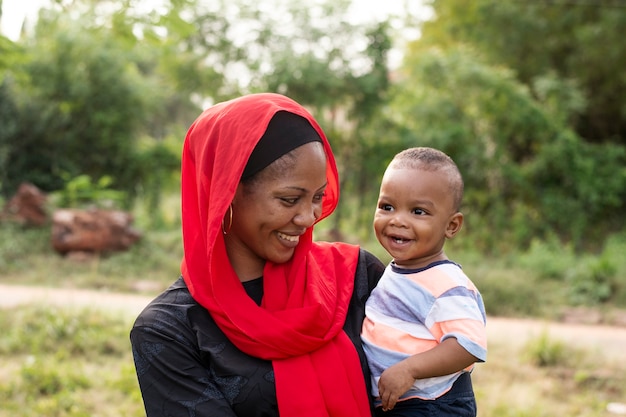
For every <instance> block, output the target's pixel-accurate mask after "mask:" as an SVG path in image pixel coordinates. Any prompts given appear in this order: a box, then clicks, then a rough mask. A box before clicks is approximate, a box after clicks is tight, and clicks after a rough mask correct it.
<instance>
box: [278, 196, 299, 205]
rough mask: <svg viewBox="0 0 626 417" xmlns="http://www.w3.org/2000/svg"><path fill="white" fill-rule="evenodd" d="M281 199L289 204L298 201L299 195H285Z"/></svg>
mask: <svg viewBox="0 0 626 417" xmlns="http://www.w3.org/2000/svg"><path fill="white" fill-rule="evenodd" d="M281 200H283V201H284V202H285V203H287V204H296V203H297V202H298V197H283V198H281Z"/></svg>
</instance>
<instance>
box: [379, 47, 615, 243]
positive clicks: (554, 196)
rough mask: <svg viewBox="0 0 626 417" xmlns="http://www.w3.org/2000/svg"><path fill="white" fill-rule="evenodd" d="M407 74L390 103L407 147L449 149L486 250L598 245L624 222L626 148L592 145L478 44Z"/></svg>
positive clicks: (410, 63)
mask: <svg viewBox="0 0 626 417" xmlns="http://www.w3.org/2000/svg"><path fill="white" fill-rule="evenodd" d="M404 77H406V82H405V83H403V84H402V89H401V90H398V91H397V92H396V93H395V94H394V95H393V99H392V101H391V103H390V107H391V109H392V113H391V115H390V117H392V118H393V120H395V121H396V125H398V126H402V127H403V128H404V129H405V131H406V132H407V133H406V135H405V137H404V138H402V141H401V143H402V146H406V147H408V146H432V147H435V148H439V149H441V150H443V151H444V152H446V153H448V154H449V155H450V156H451V157H452V158H453V159H454V160H455V161H456V162H457V164H458V165H459V168H460V170H461V172H462V173H463V175H464V179H465V183H466V193H465V200H464V208H463V211H464V212H465V213H466V220H467V227H468V228H470V229H471V230H472V231H474V233H476V231H483V233H484V235H483V236H480V239H479V242H480V244H481V245H482V249H483V250H504V251H507V250H511V249H512V247H527V245H529V244H530V243H531V242H532V240H533V239H534V238H539V239H548V238H550V237H552V236H555V235H556V236H558V237H559V238H560V239H561V241H563V242H572V243H573V245H574V248H575V249H576V250H581V249H586V248H593V247H597V246H598V245H599V244H601V242H602V240H603V237H604V236H605V235H606V234H607V233H610V232H611V231H613V230H616V229H620V228H621V227H623V226H624V224H625V222H624V218H623V216H621V214H620V213H621V211H622V208H623V205H624V201H626V194H625V193H626V191H625V190H626V175H625V174H624V166H626V158H625V156H626V148H624V147H623V146H621V145H611V144H604V145H601V144H589V143H586V142H584V141H583V140H582V139H581V138H580V137H578V136H577V135H576V134H574V133H573V132H572V131H571V130H570V129H569V128H568V127H567V126H565V125H563V124H562V116H558V115H554V114H553V113H552V112H551V111H549V110H547V109H545V108H544V107H543V105H542V104H541V103H539V102H537V101H536V100H535V99H534V98H533V96H532V94H531V92H530V90H529V89H528V88H527V87H526V86H524V85H522V84H520V83H519V81H517V80H516V79H515V77H514V74H513V73H512V72H511V71H508V70H506V69H502V68H496V67H492V66H489V65H488V64H486V63H485V62H482V58H481V55H480V54H477V53H476V52H474V51H473V50H472V49H470V48H465V47H455V48H452V47H451V48H449V49H447V50H445V51H444V50H441V49H439V48H427V49H420V50H419V54H416V55H414V56H409V57H407V60H406V62H405V67H404ZM407 86H410V87H409V88H407ZM505 109H506V110H505ZM399 142H400V141H399ZM583 245H587V246H586V247H583Z"/></svg>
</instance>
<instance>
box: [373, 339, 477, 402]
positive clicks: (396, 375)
mask: <svg viewBox="0 0 626 417" xmlns="http://www.w3.org/2000/svg"><path fill="white" fill-rule="evenodd" d="M477 360H478V359H477V358H476V357H475V356H474V355H472V354H471V353H469V352H468V351H467V350H466V349H465V348H463V347H462V346H461V345H460V344H459V342H458V341H457V340H456V338H454V337H449V338H447V339H445V340H444V341H442V342H441V343H440V344H438V345H437V346H436V347H434V348H432V349H430V350H427V351H426V352H422V353H418V354H416V355H413V356H409V357H408V358H406V359H404V360H403V361H401V362H398V363H396V364H395V365H392V366H390V367H389V368H387V369H386V370H385V371H384V372H383V373H382V375H381V376H380V380H379V381H378V390H379V392H380V399H381V400H382V403H383V404H382V405H383V410H385V411H387V410H391V409H392V408H393V407H394V406H395V405H396V402H397V401H398V398H400V396H401V395H402V394H404V393H405V392H407V391H408V390H409V388H411V386H412V385H413V383H414V382H415V380H416V379H424V378H432V377H436V376H443V375H449V374H453V373H455V372H458V371H460V370H463V369H465V368H467V367H468V366H470V365H472V364H473V363H474V362H476V361H477Z"/></svg>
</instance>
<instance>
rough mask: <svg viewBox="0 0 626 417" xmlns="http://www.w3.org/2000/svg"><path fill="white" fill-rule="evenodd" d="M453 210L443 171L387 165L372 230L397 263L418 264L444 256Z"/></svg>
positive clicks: (449, 190)
mask: <svg viewBox="0 0 626 417" xmlns="http://www.w3.org/2000/svg"><path fill="white" fill-rule="evenodd" d="M454 214H455V210H453V194H452V191H451V188H450V182H449V180H448V177H447V175H446V174H445V171H430V170H423V169H419V168H418V169H416V168H394V167H390V168H388V169H387V171H385V175H384V176H383V180H382V183H381V187H380V194H379V197H378V205H377V207H376V212H375V215H374V230H375V232H376V237H377V238H378V241H379V242H380V243H381V245H383V247H384V248H385V249H386V250H387V252H389V254H390V255H391V256H392V257H393V258H394V261H395V262H396V264H397V265H399V266H402V267H405V268H421V267H424V266H427V265H428V264H430V263H431V262H433V261H437V260H443V259H445V255H444V254H443V245H444V242H445V239H446V233H447V231H448V229H449V227H450V222H451V219H452V218H453V216H454Z"/></svg>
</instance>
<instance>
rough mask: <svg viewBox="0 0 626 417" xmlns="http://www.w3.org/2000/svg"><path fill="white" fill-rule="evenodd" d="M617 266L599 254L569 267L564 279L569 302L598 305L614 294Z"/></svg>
mask: <svg viewBox="0 0 626 417" xmlns="http://www.w3.org/2000/svg"><path fill="white" fill-rule="evenodd" d="M616 273H617V267H616V265H615V263H614V262H613V260H612V259H609V258H608V257H605V256H601V257H599V258H594V259H590V260H586V262H582V265H580V266H579V267H578V268H576V269H571V270H570V271H569V274H568V276H567V279H566V283H567V285H568V292H569V298H570V303H572V304H574V305H580V304H582V305H598V304H601V303H606V302H608V301H609V300H610V299H611V298H612V297H614V296H615V293H616V290H617V287H618V283H617V282H618V279H617V277H616Z"/></svg>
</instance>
